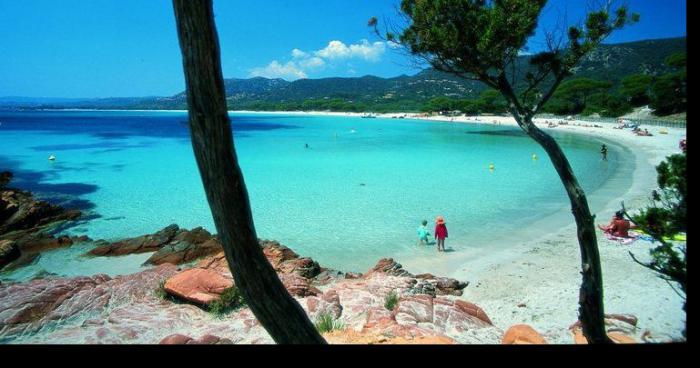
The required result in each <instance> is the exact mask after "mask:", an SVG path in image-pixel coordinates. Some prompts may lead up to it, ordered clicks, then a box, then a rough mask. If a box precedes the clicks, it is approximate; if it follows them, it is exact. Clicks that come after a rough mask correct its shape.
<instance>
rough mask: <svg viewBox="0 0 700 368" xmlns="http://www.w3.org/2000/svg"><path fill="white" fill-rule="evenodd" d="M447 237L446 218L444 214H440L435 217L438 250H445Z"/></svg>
mask: <svg viewBox="0 0 700 368" xmlns="http://www.w3.org/2000/svg"><path fill="white" fill-rule="evenodd" d="M445 238H447V226H445V219H443V218H442V216H438V217H437V218H436V219H435V239H437V248H438V252H444V251H445Z"/></svg>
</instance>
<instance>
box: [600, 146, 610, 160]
mask: <svg viewBox="0 0 700 368" xmlns="http://www.w3.org/2000/svg"><path fill="white" fill-rule="evenodd" d="M600 154H601V155H603V161H607V160H608V147H607V146H606V145H603V146H602V147H600Z"/></svg>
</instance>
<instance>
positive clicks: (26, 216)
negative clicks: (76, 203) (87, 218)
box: [0, 180, 81, 235]
mask: <svg viewBox="0 0 700 368" xmlns="http://www.w3.org/2000/svg"><path fill="white" fill-rule="evenodd" d="M8 181H9V180H8ZM80 215H81V213H80V211H78V210H70V211H67V210H65V209H64V208H63V207H61V206H56V205H53V204H50V203H49V202H46V201H37V200H35V199H34V196H33V195H32V194H31V193H29V192H26V191H22V190H18V189H10V188H6V187H4V186H3V188H2V189H0V235H3V234H6V233H10V232H13V231H18V230H32V231H33V232H35V231H39V230H41V229H42V228H45V227H47V226H49V225H52V224H54V223H56V222H64V221H71V220H75V219H77V218H78V217H80Z"/></svg>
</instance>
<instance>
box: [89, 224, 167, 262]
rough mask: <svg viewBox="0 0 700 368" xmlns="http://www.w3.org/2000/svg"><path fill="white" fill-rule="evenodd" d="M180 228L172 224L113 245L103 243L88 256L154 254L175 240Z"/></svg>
mask: <svg viewBox="0 0 700 368" xmlns="http://www.w3.org/2000/svg"><path fill="white" fill-rule="evenodd" d="M178 231H180V228H179V227H178V226H177V225H175V224H173V225H170V226H167V227H166V228H164V229H162V230H160V231H158V232H156V233H154V234H148V235H142V236H139V237H136V238H129V239H124V240H120V241H117V242H114V243H107V242H103V243H102V244H101V245H99V246H97V247H95V248H94V249H92V250H91V251H90V252H88V254H89V255H92V256H124V255H127V254H136V253H148V252H156V251H158V250H159V249H160V248H162V247H163V246H164V245H166V244H168V243H170V241H171V240H173V239H174V238H175V235H177V233H178Z"/></svg>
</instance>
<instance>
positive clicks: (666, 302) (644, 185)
mask: <svg viewBox="0 0 700 368" xmlns="http://www.w3.org/2000/svg"><path fill="white" fill-rule="evenodd" d="M237 113H253V112H249V111H237ZM265 114H277V113H265ZM279 114H286V115H290V114H291V115H326V116H354V117H358V116H362V115H363V114H359V113H333V112H292V113H290V112H279ZM376 116H377V117H379V118H393V117H399V116H405V117H406V118H407V119H421V120H428V121H438V122H447V123H472V124H475V123H478V124H484V123H485V124H494V122H495V123H496V124H499V125H511V126H516V123H515V121H514V120H513V119H512V118H509V117H500V116H488V117H480V118H478V117H463V116H462V117H454V118H450V117H420V116H418V114H403V113H401V114H377V115H376ZM477 119H481V120H480V121H479V120H477ZM547 120H548V121H561V120H559V119H551V118H550V119H535V123H536V124H537V125H538V126H540V127H543V128H544V129H545V130H548V131H549V130H552V131H564V132H567V133H576V134H586V135H589V136H591V137H593V138H596V139H599V140H607V141H609V142H614V143H615V144H618V145H621V146H623V147H626V148H627V149H628V150H629V152H630V153H631V154H632V157H634V168H633V169H630V170H629V171H630V172H631V176H632V177H631V184H630V185H629V187H626V188H625V187H623V188H615V184H616V183H611V184H610V185H609V186H610V187H612V188H607V189H605V190H602V191H600V192H602V193H599V191H596V192H594V193H587V195H588V197H589V202H591V203H592V202H593V200H592V198H593V197H595V196H596V195H597V196H608V197H609V198H610V199H609V200H607V201H602V203H603V204H602V205H599V206H593V205H591V211H592V212H594V213H595V214H596V218H597V220H596V223H607V222H608V221H609V219H610V217H611V216H612V214H613V213H614V212H615V211H616V210H618V209H619V208H620V201H622V200H624V202H625V205H626V206H627V207H628V209H634V208H639V207H640V206H643V205H644V204H645V203H647V200H648V198H649V195H650V193H651V190H653V189H654V188H656V186H657V185H656V170H655V166H656V165H658V163H660V162H661V161H663V160H664V158H665V157H666V156H668V155H671V154H674V153H678V152H679V149H678V142H679V140H680V139H681V138H682V137H684V136H685V135H686V130H685V129H681V128H661V127H647V128H648V129H649V131H650V132H651V133H652V134H654V136H653V137H639V136H636V135H634V134H633V133H632V132H631V131H629V130H627V129H626V130H619V129H613V126H614V125H615V124H610V123H600V122H596V123H592V122H586V121H580V120H574V121H568V125H559V126H557V127H556V128H547V124H546V121H547ZM585 125H589V127H586V126H585ZM591 125H598V126H600V127H591ZM643 128H644V127H643ZM661 129H665V130H666V131H668V134H659V131H660V130H661ZM543 159H544V158H543ZM599 200H600V199H599ZM562 212H563V213H560V214H557V216H568V221H567V222H568V224H569V225H567V226H564V227H562V228H560V229H558V230H556V231H544V230H543V229H544V228H543V227H538V226H533V228H534V229H533V230H532V231H531V232H530V233H529V234H528V237H527V238H526V239H522V238H521V240H520V241H517V242H516V244H510V246H508V247H507V248H506V249H503V248H501V249H500V250H495V251H490V250H488V251H487V250H485V249H475V250H474V251H473V252H465V253H466V254H460V255H459V256H457V257H458V258H456V259H454V260H452V261H446V263H445V264H449V266H447V268H446V269H445V264H443V265H442V267H440V268H441V270H439V271H438V270H435V271H434V273H435V274H440V275H444V276H449V277H454V278H457V279H460V280H468V281H470V285H469V287H467V288H466V289H465V294H464V296H463V298H464V299H466V300H469V301H471V302H474V303H476V304H477V305H479V306H481V307H482V308H483V309H484V310H485V311H486V312H487V314H488V315H489V316H490V317H491V319H492V320H493V321H494V324H495V325H496V326H498V327H500V328H502V329H507V328H508V327H509V326H511V325H514V324H518V323H527V324H529V325H531V326H533V327H534V328H535V329H536V330H538V331H539V332H540V333H542V334H543V335H544V337H545V338H546V339H547V341H548V342H550V343H563V344H569V343H572V342H573V339H572V335H571V333H570V332H569V330H568V327H569V326H570V325H571V324H573V323H574V322H576V320H577V316H578V290H579V285H580V282H581V276H580V273H579V272H580V253H579V248H578V241H577V239H576V227H575V224H574V220H573V217H572V216H571V214H570V213H569V212H568V209H567V210H565V211H562ZM598 246H599V249H600V255H601V260H602V266H603V278H604V287H605V308H606V313H624V314H633V315H635V316H636V317H637V318H638V319H639V323H638V330H637V334H636V337H637V340H638V341H641V335H642V334H643V333H644V332H645V331H647V330H648V331H649V332H650V333H651V336H652V338H653V339H654V340H656V341H668V340H671V339H681V338H682V335H681V331H682V330H683V329H684V327H685V313H684V312H683V311H682V304H683V301H682V299H681V298H680V297H679V296H678V295H677V294H676V293H675V292H674V291H673V290H672V289H671V287H670V286H669V285H668V284H667V283H666V282H665V281H663V280H661V279H659V278H658V277H657V276H656V274H654V273H653V272H651V271H650V270H647V269H645V268H643V267H641V266H639V265H637V264H636V263H634V262H633V261H632V259H631V258H630V256H629V254H628V253H627V252H628V251H632V252H633V253H634V254H635V255H636V256H637V257H638V258H640V259H648V250H649V249H651V248H652V244H651V243H650V242H646V241H641V240H638V241H636V242H634V243H632V244H631V245H619V244H617V243H616V242H613V241H610V240H607V239H605V237H603V236H602V234H601V233H600V232H599V233H598ZM448 247H449V241H448ZM453 255H454V253H452V254H449V255H448V257H452V256H453ZM399 261H401V262H402V263H403V264H404V266H405V267H406V268H407V269H408V270H410V271H412V272H422V271H427V270H426V269H423V268H424V267H425V268H428V267H429V266H430V265H435V262H427V263H425V264H422V263H421V261H420V260H399ZM437 262H441V261H439V260H438V261H437ZM445 271H446V272H445ZM518 305H520V307H519V306H518ZM523 305H524V306H523Z"/></svg>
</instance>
